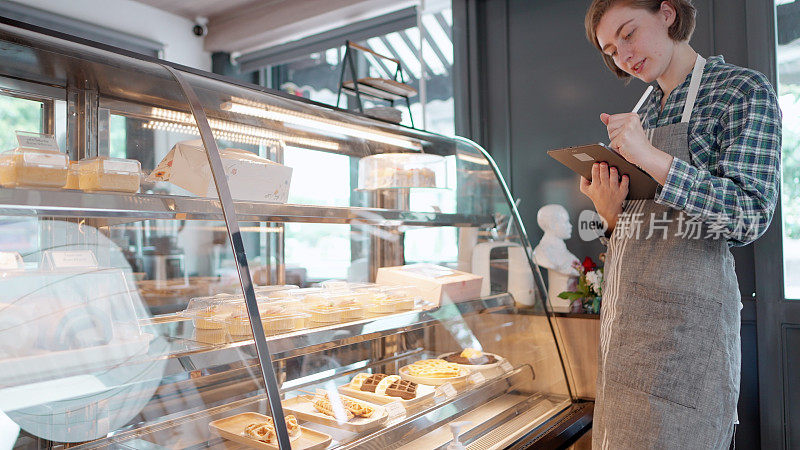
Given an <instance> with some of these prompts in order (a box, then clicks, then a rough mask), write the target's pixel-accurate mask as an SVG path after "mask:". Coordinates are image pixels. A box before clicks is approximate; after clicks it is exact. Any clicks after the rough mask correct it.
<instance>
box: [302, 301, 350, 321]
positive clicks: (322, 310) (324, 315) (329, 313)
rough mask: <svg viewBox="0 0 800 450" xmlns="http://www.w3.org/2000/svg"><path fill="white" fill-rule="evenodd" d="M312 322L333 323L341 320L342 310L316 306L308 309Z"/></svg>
mask: <svg viewBox="0 0 800 450" xmlns="http://www.w3.org/2000/svg"><path fill="white" fill-rule="evenodd" d="M308 312H309V313H311V321H312V322H322V323H334V322H339V321H341V320H342V308H339V307H336V306H329V305H318V306H314V307H313V308H309V310H308Z"/></svg>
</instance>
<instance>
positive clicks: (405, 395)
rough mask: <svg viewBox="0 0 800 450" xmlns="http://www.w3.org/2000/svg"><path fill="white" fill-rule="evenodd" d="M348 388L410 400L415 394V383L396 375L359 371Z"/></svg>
mask: <svg viewBox="0 0 800 450" xmlns="http://www.w3.org/2000/svg"><path fill="white" fill-rule="evenodd" d="M349 387H350V389H354V390H357V391H363V392H373V393H375V394H378V395H385V396H388V397H398V398H401V399H403V400H411V399H413V398H415V397H416V396H417V383H414V382H412V381H406V380H402V379H400V377H399V376H398V375H386V374H384V373H374V374H368V373H360V374H358V375H356V376H355V377H353V379H352V380H351V381H350V384H349Z"/></svg>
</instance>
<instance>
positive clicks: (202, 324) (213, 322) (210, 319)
mask: <svg viewBox="0 0 800 450" xmlns="http://www.w3.org/2000/svg"><path fill="white" fill-rule="evenodd" d="M225 316H226V314H220V313H219V311H218V310H217V309H216V308H213V307H211V308H207V309H204V310H201V311H197V312H196V313H195V316H194V319H193V322H194V327H195V329H198V330H221V329H223V328H225V323H224V322H223V320H222V319H225Z"/></svg>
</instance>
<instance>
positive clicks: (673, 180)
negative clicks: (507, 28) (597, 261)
mask: <svg viewBox="0 0 800 450" xmlns="http://www.w3.org/2000/svg"><path fill="white" fill-rule="evenodd" d="M694 16H695V8H694V7H693V6H692V4H691V3H690V1H688V0H666V1H661V0H594V1H593V2H592V4H591V6H590V7H589V10H588V11H587V13H586V33H587V36H588V38H589V41H591V42H592V44H594V45H595V46H596V47H597V48H598V50H600V51H601V52H602V55H603V59H604V61H605V63H606V65H607V66H608V67H609V68H610V69H611V70H612V71H613V72H615V73H616V74H617V75H618V76H619V77H620V78H629V77H636V78H638V79H640V80H642V81H644V82H645V83H648V84H652V85H653V86H654V90H653V92H652V94H651V95H649V96H648V97H647V99H646V101H645V103H644V106H643V107H642V108H641V110H640V112H639V114H634V113H627V114H613V115H609V114H605V113H604V114H601V116H600V120H602V121H603V123H604V124H605V125H606V126H607V128H608V137H609V139H610V140H611V147H612V148H614V149H615V150H616V151H618V152H619V153H620V154H622V155H623V156H624V157H625V159H627V160H628V161H631V162H633V163H635V164H637V165H638V166H639V167H641V168H642V169H643V170H644V171H646V172H647V173H649V174H650V175H651V176H652V177H653V178H654V179H655V180H656V181H658V183H659V184H660V187H659V190H658V192H657V194H656V196H655V198H653V199H650V200H637V201H627V202H626V201H625V200H624V199H625V197H626V195H627V192H628V180H627V177H622V179H620V177H619V174H618V172H617V170H616V168H614V167H610V168H609V167H607V165H606V164H603V163H601V164H595V166H594V167H593V170H592V181H591V182H590V181H588V180H586V179H582V180H581V186H580V188H581V192H583V193H584V194H586V195H587V196H588V197H589V198H590V199H591V200H592V202H593V203H594V205H595V208H596V209H597V212H598V213H599V214H600V215H601V216H602V217H603V218H604V219H605V220H606V221H607V222H608V225H609V232H612V233H611V235H610V239H609V240H608V247H609V248H608V253H607V256H606V258H607V259H606V265H605V267H606V269H605V270H606V272H605V273H606V277H607V278H606V285H605V288H604V293H605V295H604V296H603V310H602V317H601V332H600V333H601V334H600V367H599V373H598V380H597V403H596V405H595V417H594V428H593V435H592V437H593V441H594V442H593V444H594V447H595V448H604V449H605V448H608V449H622V448H637V449H638V448H670V449H711V448H714V449H717V448H727V447H728V446H729V444H730V443H731V439H732V435H733V432H734V423H735V422H736V403H737V400H738V396H739V372H740V343H739V311H740V309H741V302H740V293H739V289H738V282H737V280H736V273H735V271H734V261H733V256H732V255H731V253H730V250H729V247H730V246H737V245H746V244H748V243H750V242H752V241H754V240H755V239H756V238H757V237H758V236H760V235H761V234H763V233H764V231H765V230H766V229H767V227H768V226H769V223H770V221H771V220H772V215H773V212H774V209H775V204H776V202H777V200H778V183H779V173H780V145H781V118H780V111H779V109H778V105H777V99H776V97H775V93H774V91H773V89H772V87H771V86H770V84H769V82H768V81H767V79H766V77H764V75H762V74H760V73H758V72H755V71H752V70H748V69H743V68H740V67H736V66H733V65H731V64H727V63H725V62H724V60H723V58H722V57H721V56H713V57H710V58H708V60H706V59H704V58H702V57H701V56H700V55H698V54H697V52H695V51H694V49H692V47H691V46H690V45H689V43H688V41H689V38H690V37H691V35H692V31H693V30H694Z"/></svg>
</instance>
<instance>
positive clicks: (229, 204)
mask: <svg viewBox="0 0 800 450" xmlns="http://www.w3.org/2000/svg"><path fill="white" fill-rule="evenodd" d="M163 67H164V68H166V69H167V70H169V72H170V73H171V74H172V76H173V77H174V78H175V80H176V81H177V82H178V84H179V85H180V87H181V89H182V90H183V93H184V94H185V95H186V99H187V100H188V101H189V107H190V108H191V111H192V114H193V115H194V119H195V121H196V122H197V128H198V129H199V130H200V138H201V139H202V140H203V144H204V145H205V148H206V155H207V156H208V162H209V164H210V165H211V174H212V175H213V176H214V184H215V185H216V187H217V193H218V194H219V202H220V205H221V206H222V216H223V218H224V219H225V226H226V227H227V229H228V238H229V239H230V242H231V247H233V255H234V261H235V262H236V271H237V272H238V274H239V282H240V283H241V285H242V293H243V294H244V301H245V305H246V306H247V317H248V318H249V319H250V329H251V330H252V331H253V338H254V340H255V344H256V352H257V355H258V361H259V363H260V364H261V375H262V377H263V378H264V386H265V387H266V389H267V399H268V401H269V406H270V410H272V420H273V422H274V423H275V431H276V432H277V434H278V447H279V448H280V449H282V450H291V448H292V444H291V443H290V441H289V432H288V430H287V429H286V422H285V419H284V416H283V407H282V405H281V395H280V390H279V389H278V381H277V379H276V378H275V370H274V368H273V367H272V358H271V356H270V352H269V346H268V345H267V338H266V335H265V334H264V325H263V324H262V323H261V320H260V318H261V315H260V313H259V311H258V304H257V303H256V294H255V291H254V290H253V280H251V279H250V269H249V267H248V265H247V255H246V254H245V251H244V243H243V242H242V234H241V232H240V231H239V222H238V221H237V219H236V209H235V207H234V204H233V198H232V197H231V190H230V186H228V182H227V179H226V177H225V169H224V167H223V166H222V158H221V157H220V156H219V148H217V143H216V141H214V135H213V134H212V133H211V127H210V126H209V124H208V118H207V117H206V113H205V110H203V105H202V104H201V103H200V99H199V98H198V97H197V94H196V93H195V92H194V89H192V87H191V86H190V85H189V83H188V82H187V81H186V79H185V78H183V76H182V75H181V74H180V73H179V72H178V71H177V70H175V69H173V68H172V67H169V66H165V65H164V66H163Z"/></svg>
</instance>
